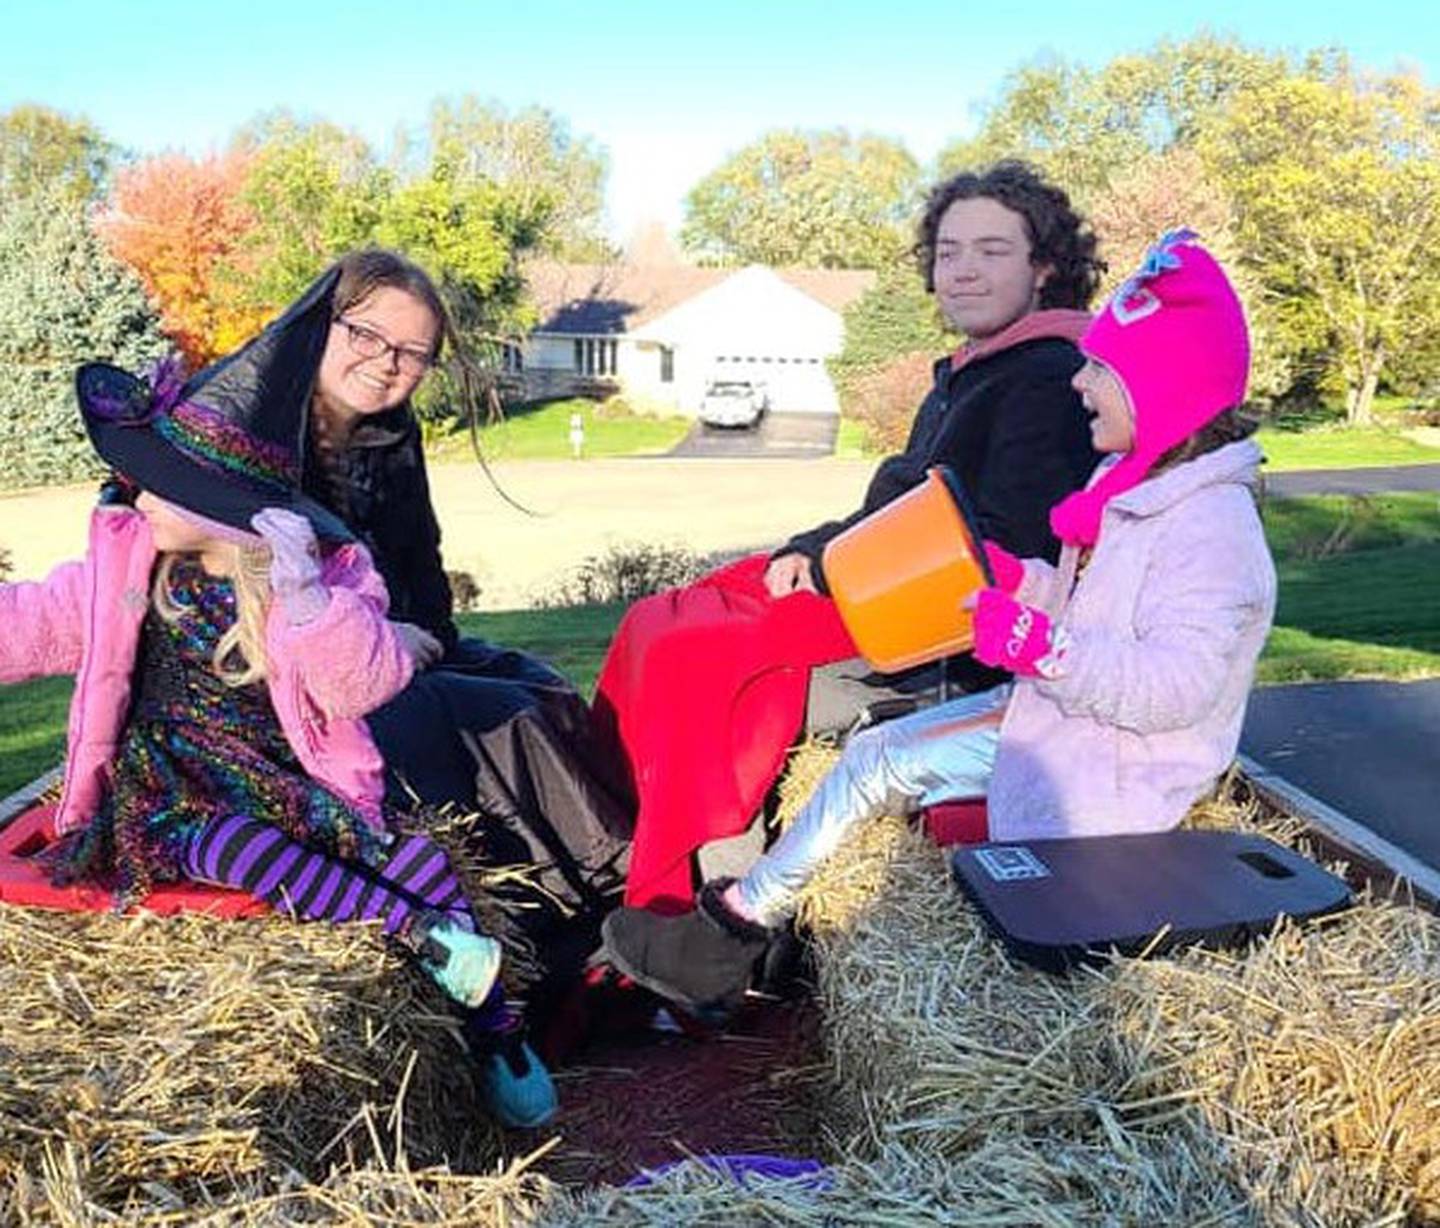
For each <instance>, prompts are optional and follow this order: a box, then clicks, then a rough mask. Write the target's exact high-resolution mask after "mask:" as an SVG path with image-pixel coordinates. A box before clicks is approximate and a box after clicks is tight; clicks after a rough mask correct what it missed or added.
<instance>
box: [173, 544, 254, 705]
mask: <svg viewBox="0 0 1440 1228" xmlns="http://www.w3.org/2000/svg"><path fill="white" fill-rule="evenodd" d="M216 550H217V552H221V553H223V554H224V556H225V559H226V565H227V569H228V571H229V575H230V582H231V584H232V585H233V586H234V589H235V622H234V624H233V625H232V626H230V627H229V628H228V629H227V630H226V631H225V633H224V634H223V635H222V636H221V637H220V642H219V643H218V644H216V645H215V653H214V655H213V656H212V657H211V658H210V661H211V664H212V665H213V666H214V667H215V672H216V673H217V674H218V675H219V676H220V679H221V681H222V682H224V683H225V685H226V686H232V687H242V686H248V685H249V684H250V683H252V682H259V681H260V680H261V679H263V678H264V677H265V673H266V658H265V614H266V612H267V611H268V610H269V608H270V548H269V547H268V546H244V547H241V546H236V545H233V544H231V543H228V542H227V543H224V544H223V545H222V544H219V543H217V545H216ZM179 557H180V556H179V555H176V554H164V555H162V556H161V558H160V565H159V566H158V567H157V568H156V569H155V582H154V584H152V585H151V589H150V598H151V600H152V601H153V602H154V604H155V612H156V613H157V614H159V615H160V617H161V618H163V619H164V620H165V621H166V622H167V623H172V624H173V623H176V622H178V621H179V620H180V617H181V615H182V614H184V612H185V610H184V607H182V606H181V605H180V604H179V603H178V602H177V601H176V600H175V595H174V585H173V584H172V582H171V573H172V572H173V570H174V567H175V560H176V559H177V558H179Z"/></svg>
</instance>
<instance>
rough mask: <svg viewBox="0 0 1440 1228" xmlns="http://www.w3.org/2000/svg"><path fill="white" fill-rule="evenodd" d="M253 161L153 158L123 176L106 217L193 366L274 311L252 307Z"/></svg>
mask: <svg viewBox="0 0 1440 1228" xmlns="http://www.w3.org/2000/svg"><path fill="white" fill-rule="evenodd" d="M252 160H253V155H251V154H249V153H247V152H245V151H244V150H243V149H233V150H231V151H230V152H229V153H227V154H224V155H212V156H210V157H206V158H199V159H195V158H189V157H186V156H184V155H183V154H165V155H162V156H160V157H155V158H147V159H145V160H144V161H142V162H138V163H136V164H135V165H133V166H129V167H126V168H125V169H124V170H122V171H120V172H119V173H118V174H117V175H116V177H115V188H114V190H113V192H112V193H111V196H110V200H109V203H108V205H107V207H106V208H105V209H104V210H103V211H102V212H101V213H100V214H99V215H98V217H97V219H96V227H97V229H98V230H99V232H100V234H101V236H102V237H103V238H104V239H105V241H106V242H107V243H108V245H109V247H110V250H111V251H112V252H113V253H114V254H115V255H116V256H118V257H119V258H120V259H121V260H123V261H124V262H125V263H126V264H128V265H129V266H130V267H131V268H133V269H134V270H135V271H136V272H137V273H138V274H139V275H140V280H141V281H142V283H143V284H144V286H145V289H146V291H147V292H148V293H149V295H150V297H151V299H152V300H153V301H154V302H155V304H156V305H157V306H158V307H159V309H160V315H161V320H162V322H163V324H164V327H165V331H166V332H167V333H169V334H170V336H171V337H172V338H173V339H174V340H175V343H176V344H177V345H178V346H179V347H180V349H181V350H182V351H183V352H184V354H185V357H186V359H187V360H188V361H189V363H190V364H191V366H192V368H195V367H200V366H203V365H204V364H206V363H208V362H210V361H212V360H213V359H215V358H217V357H219V356H220V355H221V354H225V353H228V352H229V351H230V350H232V349H234V348H235V347H236V346H237V345H239V344H240V343H241V342H243V341H244V340H245V339H246V338H248V337H249V336H251V335H252V334H253V333H254V332H256V331H257V330H258V329H259V327H260V326H261V324H263V323H264V320H265V315H266V313H265V312H264V311H262V310H259V309H257V308H255V307H254V306H247V304H246V302H245V299H244V296H243V295H242V293H241V291H240V287H239V285H238V278H237V274H238V273H239V272H240V270H241V269H242V268H243V267H244V265H245V263H246V262H247V260H248V259H249V258H250V255H251V254H250V253H249V252H248V251H246V249H245V242H246V240H247V239H248V238H249V236H250V235H251V234H252V233H253V232H254V230H255V226H256V218H255V214H254V211H253V210H252V209H250V208H249V207H248V206H247V205H246V204H245V202H244V201H243V200H242V199H241V193H242V190H243V189H244V186H245V181H246V177H247V176H248V174H249V172H250V167H251V162H252Z"/></svg>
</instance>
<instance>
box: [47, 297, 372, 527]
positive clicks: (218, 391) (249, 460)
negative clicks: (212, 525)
mask: <svg viewBox="0 0 1440 1228" xmlns="http://www.w3.org/2000/svg"><path fill="white" fill-rule="evenodd" d="M339 277H340V275H339V271H338V270H332V271H331V272H330V273H329V274H327V275H326V276H323V277H321V278H320V279H319V280H317V281H316V282H315V283H314V284H313V285H312V286H311V287H310V288H309V290H307V291H306V292H305V294H304V295H303V296H302V297H301V298H299V299H297V300H296V301H295V302H294V303H293V304H292V305H291V306H290V308H289V309H288V310H287V311H286V312H285V314H284V315H282V316H281V317H280V318H279V319H277V320H275V321H273V322H272V323H271V324H269V325H268V326H267V327H266V328H265V330H264V331H263V332H261V333H260V335H259V336H257V337H255V338H254V339H253V340H251V341H250V342H248V343H247V344H246V345H244V346H242V347H241V348H240V349H238V350H236V351H235V352H234V353H233V354H228V355H226V356H225V357H224V358H221V359H219V360H218V361H216V362H214V363H212V364H211V365H210V366H208V367H206V368H205V369H204V370H202V371H198V372H196V373H195V374H194V375H193V376H191V377H190V379H188V380H186V381H185V382H184V383H183V384H182V383H181V382H180V380H179V378H178V375H177V374H176V372H175V368H174V366H173V364H172V365H167V364H162V365H161V367H160V368H159V369H158V370H157V373H156V375H155V376H153V377H152V380H151V381H150V382H146V381H145V380H141V379H139V378H137V377H136V376H134V375H132V374H131V373H130V372H128V371H123V370H121V369H120V368H119V367H115V366H111V365H110V364H109V363H98V362H92V363H86V364H85V365H84V366H82V367H81V368H80V370H79V371H78V372H76V375H75V392H76V396H77V398H78V400H79V402H80V413H81V416H82V417H83V418H84V421H85V429H86V431H87V432H89V435H90V440H91V442H92V443H93V444H94V445H95V450H96V451H97V452H99V453H100V456H101V457H102V458H103V459H104V460H105V461H106V462H107V463H108V464H109V465H110V466H111V467H112V468H114V469H117V470H119V472H121V473H122V474H124V475H125V476H126V477H128V478H129V479H131V480H132V481H133V482H134V483H135V484H136V485H138V486H139V487H140V488H141V489H143V490H149V491H152V492H153V493H155V494H157V495H159V496H160V497H161V498H162V499H165V500H167V501H168V502H170V503H174V504H177V505H178V506H180V507H182V508H185V509H186V510H188V511H192V512H195V513H197V514H199V515H201V516H205V517H207V518H208V519H210V520H215V521H219V522H220V523H221V524H224V525H228V526H230V527H231V528H235V529H239V530H241V531H242V532H246V533H249V532H253V530H252V529H251V527H250V518H251V517H252V516H254V515H255V513H256V512H258V511H261V510H262V509H264V508H267V507H282V508H285V509H287V510H289V511H292V512H295V513H297V514H299V515H301V516H304V517H305V518H306V519H307V520H309V521H310V523H311V525H313V526H314V528H315V532H316V534H317V535H318V536H320V537H322V538H326V539H328V540H330V541H333V542H347V541H351V540H353V538H354V534H352V533H351V532H350V530H349V529H348V528H346V527H345V524H344V522H343V521H341V520H340V518H339V517H337V516H336V515H335V514H334V513H333V512H331V511H330V510H329V509H328V508H325V507H323V506H322V505H321V504H319V503H317V502H316V501H315V500H314V499H312V498H310V497H309V496H307V495H304V494H302V493H301V491H300V477H301V469H302V466H303V464H304V458H305V442H306V439H305V436H306V424H307V423H308V421H309V403H310V396H311V392H312V390H313V387H314V383H315V372H316V370H317V368H318V367H319V365H320V358H321V356H322V355H323V354H324V352H325V344H326V341H327V340H328V338H329V332H330V325H331V303H332V300H333V298H334V295H335V285H336V282H338V281H339Z"/></svg>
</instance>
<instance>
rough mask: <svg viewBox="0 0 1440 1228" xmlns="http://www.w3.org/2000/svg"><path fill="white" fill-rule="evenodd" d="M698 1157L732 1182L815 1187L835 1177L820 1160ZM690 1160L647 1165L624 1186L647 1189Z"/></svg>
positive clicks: (824, 1185) (742, 1155)
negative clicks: (759, 1179)
mask: <svg viewBox="0 0 1440 1228" xmlns="http://www.w3.org/2000/svg"><path fill="white" fill-rule="evenodd" d="M693 1158H694V1159H695V1160H698V1161H699V1162H700V1163H701V1164H703V1165H704V1166H705V1167H706V1168H708V1169H710V1171H711V1172H715V1173H719V1174H721V1175H722V1176H726V1177H729V1178H730V1179H731V1180H732V1181H736V1182H739V1183H740V1184H741V1185H743V1184H744V1183H745V1179H746V1178H747V1177H749V1176H752V1175H753V1176H757V1177H764V1178H767V1179H769V1180H778V1181H793V1180H801V1181H803V1182H804V1184H805V1185H806V1186H807V1187H810V1188H814V1189H827V1188H829V1186H830V1184H831V1177H830V1174H829V1172H828V1171H827V1170H826V1167H825V1165H823V1164H822V1163H820V1161H819V1160H795V1159H791V1158H790V1157H789V1156H772V1155H761V1154H755V1153H740V1154H737V1155H708V1154H707V1155H701V1156H695V1157H693ZM687 1163H689V1160H688V1159H684V1160H671V1161H670V1162H669V1163H668V1164H662V1165H660V1167H659V1168H647V1169H645V1171H644V1172H642V1173H640V1174H639V1175H638V1176H635V1177H631V1178H630V1180H629V1181H627V1182H626V1183H625V1185H624V1187H623V1188H625V1189H627V1190H630V1189H643V1188H644V1187H645V1186H647V1185H652V1184H654V1183H655V1181H656V1180H658V1179H659V1178H661V1177H663V1176H665V1174H666V1173H668V1172H670V1171H671V1170H673V1169H675V1168H678V1167H679V1166H680V1165H681V1164H687Z"/></svg>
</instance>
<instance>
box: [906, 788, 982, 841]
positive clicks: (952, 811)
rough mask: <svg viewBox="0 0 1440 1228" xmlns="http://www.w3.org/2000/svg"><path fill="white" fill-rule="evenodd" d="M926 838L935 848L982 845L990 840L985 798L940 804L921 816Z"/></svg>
mask: <svg viewBox="0 0 1440 1228" xmlns="http://www.w3.org/2000/svg"><path fill="white" fill-rule="evenodd" d="M920 821H921V822H922V823H923V824H924V825H925V834H926V835H927V836H929V837H930V839H932V840H933V841H935V843H936V844H938V845H940V846H941V847H945V846H948V845H951V844H983V843H984V842H985V841H986V840H988V839H989V838H990V834H989V833H990V824H989V819H988V817H987V815H986V812H985V799H984V798H983V797H966V798H962V799H961V800H960V801H956V802H940V803H939V804H938V805H935V806H928V807H926V808H925V809H924V810H922V811H921V812H920Z"/></svg>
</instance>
